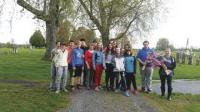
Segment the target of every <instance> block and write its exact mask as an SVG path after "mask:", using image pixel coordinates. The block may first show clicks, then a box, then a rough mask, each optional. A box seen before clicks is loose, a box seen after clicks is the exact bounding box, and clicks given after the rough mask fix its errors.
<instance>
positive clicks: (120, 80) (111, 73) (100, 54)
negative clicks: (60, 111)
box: [50, 39, 176, 100]
mask: <svg viewBox="0 0 200 112" xmlns="http://www.w3.org/2000/svg"><path fill="white" fill-rule="evenodd" d="M143 46H144V47H143V48H142V49H140V50H139V51H138V53H137V55H136V56H134V55H133V54H132V49H131V47H130V46H129V45H128V44H127V45H125V46H124V48H120V47H118V45H117V42H116V41H114V40H111V41H110V42H109V44H108V45H107V46H106V47H104V48H103V46H102V44H101V43H99V42H96V41H93V42H92V43H89V45H86V42H85V40H84V39H81V40H79V41H77V42H76V43H75V42H74V41H72V40H70V42H69V45H66V44H65V43H60V42H57V43H56V48H54V49H53V50H52V52H51V59H52V64H51V82H50V89H51V90H54V91H55V93H59V92H60V91H61V90H62V91H65V92H68V90H69V89H70V90H72V91H74V90H76V89H80V87H82V86H84V87H86V88H87V89H88V90H90V89H94V90H95V91H100V90H101V89H102V86H101V85H102V84H101V82H102V81H101V77H102V73H103V70H104V71H105V89H106V90H107V91H115V92H120V91H122V92H123V93H124V95H125V96H130V93H133V94H137V93H138V89H137V84H136V71H137V65H139V66H140V67H139V68H140V74H141V91H143V92H148V93H149V92H151V91H152V88H151V82H152V75H153V68H154V67H155V66H159V67H160V70H159V74H160V79H161V92H162V96H164V95H165V80H166V79H167V84H168V99H169V100H171V92H172V86H171V85H172V84H171V82H172V76H173V74H174V72H173V70H174V68H175V67H176V62H175V60H174V58H173V57H172V56H171V50H170V49H169V48H167V49H166V51H165V52H166V53H165V55H164V56H157V55H156V53H155V52H154V50H153V49H150V48H149V42H148V41H144V42H143ZM137 62H139V64H137ZM68 74H69V76H68ZM68 77H69V78H70V82H67V81H68ZM131 85H132V86H133V88H134V89H133V90H132V89H131ZM67 88H68V89H67Z"/></svg>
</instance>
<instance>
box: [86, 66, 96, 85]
mask: <svg viewBox="0 0 200 112" xmlns="http://www.w3.org/2000/svg"><path fill="white" fill-rule="evenodd" d="M93 78H94V70H93V69H87V78H86V79H87V81H86V83H87V84H86V85H87V88H92V87H93V85H94V81H93Z"/></svg>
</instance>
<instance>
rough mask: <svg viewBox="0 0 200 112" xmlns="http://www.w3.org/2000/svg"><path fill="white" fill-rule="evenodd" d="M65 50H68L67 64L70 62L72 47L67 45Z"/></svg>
mask: <svg viewBox="0 0 200 112" xmlns="http://www.w3.org/2000/svg"><path fill="white" fill-rule="evenodd" d="M67 51H68V59H67V61H68V64H72V48H71V47H68V48H67Z"/></svg>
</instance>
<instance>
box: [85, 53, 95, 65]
mask: <svg viewBox="0 0 200 112" xmlns="http://www.w3.org/2000/svg"><path fill="white" fill-rule="evenodd" d="M92 54H93V52H91V51H89V50H87V51H86V52H85V56H84V58H85V62H86V61H87V62H88V64H89V66H90V68H92Z"/></svg>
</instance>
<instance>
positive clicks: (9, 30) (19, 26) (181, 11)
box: [0, 0, 200, 48]
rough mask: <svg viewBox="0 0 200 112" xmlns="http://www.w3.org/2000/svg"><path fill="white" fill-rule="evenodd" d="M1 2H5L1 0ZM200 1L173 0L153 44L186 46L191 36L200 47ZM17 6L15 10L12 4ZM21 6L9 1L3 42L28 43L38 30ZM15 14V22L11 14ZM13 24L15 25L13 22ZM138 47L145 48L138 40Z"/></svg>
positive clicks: (1, 28) (1, 24) (0, 27)
mask: <svg viewBox="0 0 200 112" xmlns="http://www.w3.org/2000/svg"><path fill="white" fill-rule="evenodd" d="M0 3H1V1H0ZM199 4H200V0H170V1H169V2H168V7H169V14H168V17H167V18H165V19H164V21H162V22H161V23H160V24H158V25H157V28H156V29H155V30H153V31H152V33H151V35H149V36H148V40H149V41H150V45H151V46H152V47H155V46H156V42H157V41H158V39H159V38H163V37H164V38H168V39H169V41H170V43H172V44H173V45H174V46H175V47H178V48H180V47H185V46H186V41H187V38H189V46H190V47H191V46H193V47H198V48H200V31H199V29H200V28H199V27H200V13H199V10H200V7H199ZM13 6H14V7H16V8H15V9H13V8H12V7H13ZM20 10H21V7H19V6H18V5H16V4H14V3H13V0H6V3H5V5H4V8H3V14H1V16H0V42H4V43H5V42H9V41H11V39H14V41H15V43H17V44H26V43H28V41H29V38H30V36H31V35H32V33H33V32H34V31H35V30H36V29H38V27H37V25H36V23H37V22H36V21H35V20H33V19H32V18H33V15H32V14H30V13H28V12H26V13H25V14H21V13H19V11H20ZM13 12H14V13H13ZM12 15H13V17H14V19H13V21H12V23H11V22H10V17H12ZM10 23H11V24H12V27H11V24H10ZM134 47H141V43H138V44H137V45H135V46H134Z"/></svg>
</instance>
